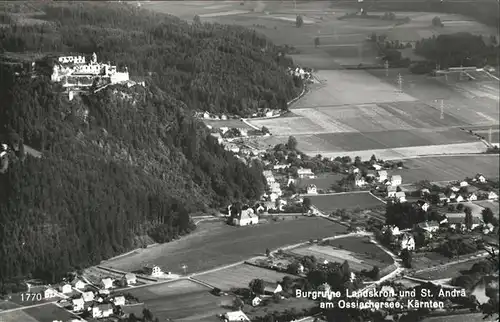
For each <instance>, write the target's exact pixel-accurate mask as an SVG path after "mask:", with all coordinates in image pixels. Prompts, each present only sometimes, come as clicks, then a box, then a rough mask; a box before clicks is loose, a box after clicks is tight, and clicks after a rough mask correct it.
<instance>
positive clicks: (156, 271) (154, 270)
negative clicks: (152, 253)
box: [144, 265, 163, 277]
mask: <svg viewBox="0 0 500 322" xmlns="http://www.w3.org/2000/svg"><path fill="white" fill-rule="evenodd" d="M144 272H145V274H146V275H151V276H156V277H157V276H162V275H163V272H162V270H161V268H160V266H158V265H146V266H144Z"/></svg>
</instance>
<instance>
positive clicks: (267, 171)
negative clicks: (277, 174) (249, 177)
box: [262, 170, 273, 178]
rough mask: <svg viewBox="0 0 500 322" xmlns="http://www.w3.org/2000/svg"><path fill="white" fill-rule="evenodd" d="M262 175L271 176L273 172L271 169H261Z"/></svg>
mask: <svg viewBox="0 0 500 322" xmlns="http://www.w3.org/2000/svg"><path fill="white" fill-rule="evenodd" d="M262 175H263V176H264V178H269V177H273V172H272V171H271V170H264V171H262Z"/></svg>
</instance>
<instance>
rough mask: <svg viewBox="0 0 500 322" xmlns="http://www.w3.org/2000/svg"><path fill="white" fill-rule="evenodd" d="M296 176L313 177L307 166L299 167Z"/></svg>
mask: <svg viewBox="0 0 500 322" xmlns="http://www.w3.org/2000/svg"><path fill="white" fill-rule="evenodd" d="M297 176H298V177H299V178H301V179H303V178H314V173H313V172H312V170H311V169H308V168H299V169H298V170H297Z"/></svg>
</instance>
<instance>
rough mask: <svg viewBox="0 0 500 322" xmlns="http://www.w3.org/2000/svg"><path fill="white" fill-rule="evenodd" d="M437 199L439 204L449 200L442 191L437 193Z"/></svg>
mask: <svg viewBox="0 0 500 322" xmlns="http://www.w3.org/2000/svg"><path fill="white" fill-rule="evenodd" d="M437 199H438V203H439V204H445V203H447V202H450V199H448V197H446V195H445V194H444V193H442V192H440V193H438V196H437Z"/></svg>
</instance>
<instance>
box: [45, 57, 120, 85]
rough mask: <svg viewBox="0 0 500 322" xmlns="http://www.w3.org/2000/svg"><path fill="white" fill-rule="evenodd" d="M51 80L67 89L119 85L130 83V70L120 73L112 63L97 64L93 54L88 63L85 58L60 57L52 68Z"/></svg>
mask: <svg viewBox="0 0 500 322" xmlns="http://www.w3.org/2000/svg"><path fill="white" fill-rule="evenodd" d="M51 80H52V81H53V82H57V83H61V84H62V86H63V87H65V88H68V89H70V88H75V87H76V88H82V87H91V86H97V87H101V86H104V85H109V84H118V83H123V82H127V81H129V73H128V68H127V67H125V70H124V71H121V72H120V71H118V69H117V67H116V66H114V65H111V64H110V63H108V64H105V63H99V62H97V55H96V53H93V54H92V57H91V59H90V61H88V62H87V58H86V57H85V56H60V57H58V58H57V60H56V61H55V62H54V65H53V67H52V75H51Z"/></svg>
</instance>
